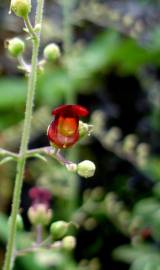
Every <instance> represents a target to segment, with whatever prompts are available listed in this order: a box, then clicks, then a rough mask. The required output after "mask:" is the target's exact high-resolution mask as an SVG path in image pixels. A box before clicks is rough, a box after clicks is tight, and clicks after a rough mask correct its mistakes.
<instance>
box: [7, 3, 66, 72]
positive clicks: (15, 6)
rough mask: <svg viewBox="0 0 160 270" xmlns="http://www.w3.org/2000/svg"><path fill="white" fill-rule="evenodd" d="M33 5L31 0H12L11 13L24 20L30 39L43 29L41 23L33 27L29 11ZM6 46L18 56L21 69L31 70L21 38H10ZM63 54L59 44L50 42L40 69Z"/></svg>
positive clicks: (40, 62) (25, 29)
mask: <svg viewBox="0 0 160 270" xmlns="http://www.w3.org/2000/svg"><path fill="white" fill-rule="evenodd" d="M31 9H32V5H31V0H11V4H10V13H11V12H13V13H14V14H15V15H16V16H18V17H21V18H22V19H23V20H24V23H25V25H26V28H24V31H25V32H26V33H27V34H29V39H30V38H31V39H36V38H37V34H38V33H39V31H40V29H41V25H40V24H36V25H35V26H34V27H32V25H31V23H30V20H29V17H28V15H29V13H30V12H31ZM5 46H6V48H7V49H8V53H9V55H10V56H12V57H16V58H17V59H18V61H19V64H20V65H19V69H21V70H23V71H24V72H26V73H29V72H30V66H29V65H28V64H27V63H25V61H24V59H23V58H22V56H23V53H24V50H25V47H26V46H25V42H24V41H23V40H22V39H21V38H19V37H15V38H12V39H9V40H7V41H6V43H5ZM60 56H61V53H60V49H59V47H58V45H57V44H55V43H51V44H48V45H47V46H46V47H45V48H44V51H43V57H44V59H42V60H40V61H39V64H38V68H39V70H40V71H43V69H44V65H45V64H46V63H47V62H50V63H54V62H55V61H56V60H57V59H59V58H60Z"/></svg>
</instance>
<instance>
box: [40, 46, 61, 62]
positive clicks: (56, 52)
mask: <svg viewBox="0 0 160 270" xmlns="http://www.w3.org/2000/svg"><path fill="white" fill-rule="evenodd" d="M43 54H44V58H45V59H46V60H47V61H51V62H53V61H55V60H57V59H58V58H59V57H60V55H61V53H60V49H59V47H58V46H57V45H56V44H55V43H51V44H49V45H47V46H46V47H45V48H44V52H43Z"/></svg>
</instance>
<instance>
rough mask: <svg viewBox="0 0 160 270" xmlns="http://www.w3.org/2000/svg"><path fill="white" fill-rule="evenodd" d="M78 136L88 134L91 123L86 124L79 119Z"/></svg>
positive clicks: (91, 128) (90, 130) (91, 129)
mask: <svg viewBox="0 0 160 270" xmlns="http://www.w3.org/2000/svg"><path fill="white" fill-rule="evenodd" d="M78 129H79V136H80V138H82V137H84V136H85V135H90V134H91V132H92V131H93V125H88V124H86V123H84V122H82V121H79V127H78Z"/></svg>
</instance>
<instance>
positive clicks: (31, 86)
mask: <svg viewBox="0 0 160 270" xmlns="http://www.w3.org/2000/svg"><path fill="white" fill-rule="evenodd" d="M43 5H44V0H38V2H37V14H36V23H39V24H40V25H41V23H42V15H43ZM27 21H28V20H27ZM28 30H29V31H30V29H28ZM30 34H31V35H32V37H33V33H30ZM32 42H33V50H32V63H31V72H30V75H29V81H28V93H27V101H26V111H25V120H24V127H23V133H22V139H21V146H20V153H19V159H18V163H17V174H16V180H15V187H14V194H13V201H12V210H11V220H10V226H9V236H8V243H7V251H6V257H5V262H4V267H3V270H11V269H12V267H13V263H14V249H15V240H16V218H17V214H18V210H19V205H20V196H21V189H22V183H23V175H24V169H25V161H26V152H27V149H28V142H29V137H30V127H31V119H32V112H33V105H34V95H35V88H36V80H37V65H38V51H39V44H40V34H39V35H38V36H37V37H36V38H33V39H32Z"/></svg>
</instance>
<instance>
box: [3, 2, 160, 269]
mask: <svg viewBox="0 0 160 270" xmlns="http://www.w3.org/2000/svg"><path fill="white" fill-rule="evenodd" d="M32 2H33V1H32ZM32 4H33V13H32V15H31V19H32V20H33V18H34V11H35V3H32ZM9 5H10V3H9V1H5V0H2V1H1V3H0V30H1V35H0V147H2V148H6V149H8V150H11V151H18V148H19V143H20V137H21V130H22V124H23V117H24V109H25V98H26V91H27V78H25V77H24V75H23V73H22V72H21V71H20V70H18V69H17V62H16V60H14V59H13V58H11V57H9V55H8V54H7V52H6V50H5V48H4V43H5V40H7V39H9V38H12V37H15V36H18V37H21V38H23V39H25V34H24V32H23V30H22V28H23V22H22V21H21V19H20V18H17V17H15V16H14V15H13V14H12V15H8V9H9ZM159 14H160V2H159V1H158V0H157V1H156V0H155V1H149V0H148V1H147V0H141V1H140V0H139V1H138V0H137V1H133V0H117V1H116V0H113V1H109V0H104V1H100V0H99V1H98V0H97V1H96V0H90V1H89V0H84V1H83V0H66V1H64V0H55V1H54V0H52V1H51V0H46V1H45V10H44V24H43V28H42V43H41V48H40V59H42V57H43V48H44V47H45V45H47V44H48V43H50V42H53V41H54V42H56V43H57V44H58V45H59V46H60V48H61V51H62V58H61V59H60V61H58V62H56V63H55V64H48V65H46V66H45V70H44V71H41V72H39V74H38V85H37V92H36V101H35V108H34V115H33V120H32V121H33V123H32V131H31V140H30V145H29V147H30V148H36V147H41V146H46V145H49V143H48V139H47V136H46V130H47V127H48V125H49V123H50V121H51V119H52V116H51V110H52V109H53V108H55V107H56V106H58V105H60V104H64V103H71V104H72V103H77V104H80V105H83V106H86V107H87V108H88V109H89V110H90V116H89V118H88V122H89V123H93V124H94V132H93V135H92V136H91V137H89V138H86V139H84V140H82V141H80V142H79V143H78V144H77V145H76V146H74V147H73V148H72V149H71V150H66V151H64V155H66V156H67V157H68V158H70V159H71V160H72V161H80V160H83V159H90V160H92V161H94V162H95V164H96V167H97V170H96V174H95V176H94V177H93V178H91V179H88V180H86V179H80V178H79V177H77V176H76V175H74V174H72V173H68V172H67V171H66V170H65V169H64V168H63V167H62V166H61V165H59V164H57V162H56V161H54V160H53V159H49V160H48V162H47V163H43V161H41V160H37V159H31V160H28V162H27V166H26V172H25V179H24V187H23V192H22V203H21V214H22V217H23V219H24V228H25V229H24V231H23V232H21V233H18V239H17V243H18V246H19V247H21V246H23V244H24V243H23V242H25V243H27V239H28V238H31V239H32V237H33V230H32V227H31V225H30V223H29V220H28V218H27V209H28V208H29V206H30V200H29V197H28V191H29V189H30V188H31V187H32V186H35V185H36V186H42V187H45V188H48V189H49V190H50V191H51V192H52V194H53V200H52V208H53V211H54V216H53V220H58V219H64V220H66V221H71V220H72V221H73V222H76V223H78V224H79V226H78V228H77V229H76V230H75V232H74V234H75V237H76V240H77V245H76V248H75V250H74V251H72V252H64V251H61V250H60V251H59V250H58V251H52V250H51V251H49V250H48V251H47V250H46V251H44V250H40V251H39V252H38V253H35V254H29V255H26V256H24V257H20V258H18V259H17V261H16V265H15V270H18V269H22V270H29V269H35V270H48V269H56V270H72V269H73V270H74V269H78V270H86V269H87V270H105V269H109V270H117V269H119V270H120V269H123V270H125V269H130V270H159V269H160V266H159V265H160V182H159V181H160V140H159V137H160V30H159V26H160V16H159ZM26 44H27V49H26V52H25V59H26V62H30V56H31V46H30V42H29V41H26ZM0 174H1V177H0V178H1V188H0V212H1V214H0V265H2V261H3V258H4V250H5V245H6V239H7V216H8V215H9V213H10V205H11V196H12V190H13V185H14V176H15V163H14V162H13V163H12V162H10V163H7V164H4V165H2V166H1V167H0ZM47 230H48V229H46V231H47Z"/></svg>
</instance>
